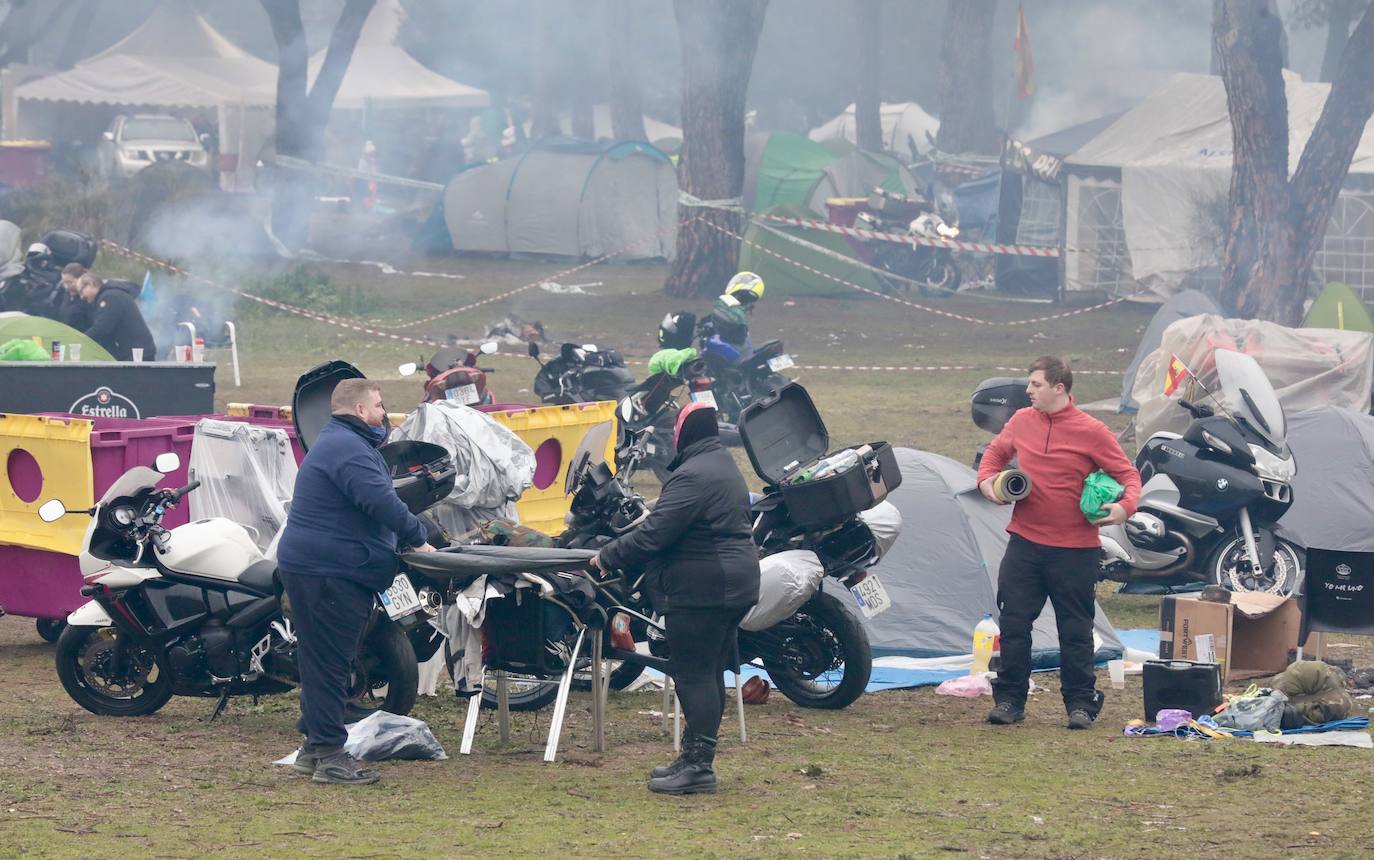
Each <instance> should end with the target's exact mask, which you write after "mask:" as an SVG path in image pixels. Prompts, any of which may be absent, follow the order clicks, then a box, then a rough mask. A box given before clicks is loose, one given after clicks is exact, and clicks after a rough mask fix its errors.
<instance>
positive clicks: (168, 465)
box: [153, 451, 181, 475]
mask: <svg viewBox="0 0 1374 860" xmlns="http://www.w3.org/2000/svg"><path fill="white" fill-rule="evenodd" d="M153 468H154V469H156V470H157V471H159V472H161V473H162V474H164V475H170V474H171V473H172V472H175V471H176V470H177V469H180V468H181V458H180V457H178V456H177V454H176V452H175V451H167V452H165V453H162V454H158V455H157V457H156V458H155V459H154V460H153Z"/></svg>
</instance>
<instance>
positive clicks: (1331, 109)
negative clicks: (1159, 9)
mask: <svg viewBox="0 0 1374 860" xmlns="http://www.w3.org/2000/svg"><path fill="white" fill-rule="evenodd" d="M1213 33H1214V36H1213V38H1214V39H1215V41H1216V47H1217V51H1218V54H1219V55H1220V57H1221V66H1222V78H1223V80H1224V82H1225V86H1226V100H1227V108H1228V111H1229V113H1230V116H1231V128H1232V141H1233V146H1232V149H1233V151H1234V153H1235V155H1234V159H1233V167H1232V172H1231V197H1230V199H1231V209H1232V216H1231V224H1230V229H1229V230H1228V232H1227V237H1226V247H1225V252H1224V257H1223V259H1222V272H1221V281H1222V282H1221V291H1220V299H1221V303H1222V306H1223V307H1224V308H1226V309H1227V310H1228V311H1229V312H1231V313H1233V314H1235V315H1236V316H1239V317H1243V318H1261V319H1268V320H1272V321H1274V322H1279V323H1283V324H1285V325H1296V324H1297V323H1298V322H1299V321H1300V320H1301V317H1302V304H1303V299H1304V298H1305V292H1306V289H1305V288H1306V285H1307V277H1308V274H1309V273H1310V271H1311V268H1312V261H1313V259H1314V258H1315V257H1316V253H1317V250H1318V249H1319V248H1320V247H1321V244H1322V241H1323V239H1324V237H1325V234H1326V230H1327V226H1328V223H1329V221H1330V218H1331V209H1332V207H1333V206H1334V205H1335V202H1336V197H1337V195H1338V194H1339V193H1340V189H1341V185H1342V184H1343V183H1344V181H1345V177H1346V174H1347V173H1348V172H1349V170H1350V160H1351V158H1352V157H1353V156H1354V153H1355V148H1356V146H1357V145H1358V144H1359V140H1360V136H1361V135H1362V134H1363V131H1364V127H1365V124H1366V123H1368V121H1369V118H1370V116H1371V115H1372V114H1374V12H1369V11H1367V12H1366V13H1365V14H1364V16H1363V17H1362V18H1361V20H1360V23H1359V26H1357V27H1356V29H1355V33H1354V34H1353V35H1352V36H1351V37H1350V42H1349V45H1348V46H1347V50H1346V51H1345V54H1344V57H1343V59H1342V61H1341V63H1340V66H1339V69H1338V71H1337V74H1336V81H1335V83H1333V84H1332V87H1331V93H1330V95H1328V96H1327V100H1326V104H1325V105H1324V106H1323V108H1322V113H1321V116H1320V117H1319V118H1318V120H1317V124H1316V126H1315V127H1314V128H1313V130H1312V135H1311V137H1310V138H1309V139H1308V142H1307V146H1306V148H1305V149H1304V150H1303V153H1302V158H1301V159H1300V161H1299V162H1298V168H1297V170H1296V171H1295V172H1294V174H1293V178H1292V180H1291V181H1290V180H1289V178H1288V161H1289V152H1288V103H1287V98H1286V97H1285V95H1284V83H1283V76H1282V71H1281V69H1282V64H1283V59H1282V49H1281V47H1280V34H1281V26H1280V25H1279V22H1278V20H1277V18H1275V17H1274V16H1273V15H1271V14H1269V13H1268V12H1267V11H1266V10H1265V8H1264V7H1263V6H1256V5H1254V4H1252V3H1250V2H1248V0H1222V2H1219V3H1218V4H1217V6H1216V8H1215V10H1214V18H1213Z"/></svg>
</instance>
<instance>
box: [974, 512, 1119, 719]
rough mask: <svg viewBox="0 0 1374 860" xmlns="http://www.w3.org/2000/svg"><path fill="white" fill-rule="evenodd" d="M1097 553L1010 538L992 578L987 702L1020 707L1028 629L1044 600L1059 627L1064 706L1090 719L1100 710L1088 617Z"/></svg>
mask: <svg viewBox="0 0 1374 860" xmlns="http://www.w3.org/2000/svg"><path fill="white" fill-rule="evenodd" d="M1098 553H1099V550H1098V549H1097V548H1095V547H1092V548H1088V549H1070V548H1064V547H1054V546H1045V545H1043V544H1038V543H1034V542H1033V541H1028V540H1026V539H1025V538H1023V537H1021V536H1020V535H1011V540H1010V541H1009V542H1008V543H1007V554H1006V555H1004V556H1003V557H1002V567H1001V570H1000V572H999V573H998V577H997V608H998V610H999V612H1000V613H1001V616H1000V620H999V626H1000V627H1001V629H1002V667H1001V668H1000V669H998V670H997V680H996V681H994V682H993V684H992V695H993V698H994V699H995V700H996V701H997V702H998V703H999V704H1000V703H1002V702H1010V703H1011V704H1013V705H1015V706H1017V707H1018V708H1021V707H1025V704H1026V693H1027V691H1028V690H1029V687H1030V672H1031V626H1032V625H1033V624H1034V623H1035V619H1036V618H1038V617H1040V611H1041V610H1042V609H1044V608H1045V598H1046V597H1048V598H1049V601H1050V604H1051V605H1052V606H1053V607H1054V617H1055V620H1056V621H1057V622H1058V624H1059V660H1060V665H1059V678H1060V680H1061V681H1062V682H1063V688H1064V707H1065V708H1066V709H1067V710H1069V711H1073V710H1075V709H1078V708H1083V709H1085V710H1087V711H1089V712H1090V713H1092V714H1093V715H1094V716H1096V715H1097V711H1098V709H1099V707H1100V706H1101V704H1100V701H1099V700H1098V698H1097V695H1098V694H1097V693H1096V691H1095V689H1094V687H1095V683H1094V682H1095V680H1096V676H1095V675H1094V672H1093V615H1094V612H1095V609H1096V605H1097V604H1096V595H1095V592H1094V590H1095V588H1096V585H1097V567H1098V564H1097V558H1098Z"/></svg>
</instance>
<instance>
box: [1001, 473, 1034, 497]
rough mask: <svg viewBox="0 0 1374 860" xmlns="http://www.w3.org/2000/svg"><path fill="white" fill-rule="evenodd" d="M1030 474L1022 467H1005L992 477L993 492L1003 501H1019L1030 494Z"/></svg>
mask: <svg viewBox="0 0 1374 860" xmlns="http://www.w3.org/2000/svg"><path fill="white" fill-rule="evenodd" d="M1030 491H1031V479H1030V475H1027V474H1026V473H1025V472H1023V471H1021V470H1020V469H1003V470H1002V471H1000V472H998V473H997V475H996V477H994V478H993V479H992V494H993V495H994V496H996V497H997V499H998V501H1002V502H1007V503H1010V502H1019V501H1021V500H1022V499H1024V498H1025V497H1026V496H1029V495H1030Z"/></svg>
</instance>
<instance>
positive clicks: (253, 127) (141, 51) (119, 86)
mask: <svg viewBox="0 0 1374 860" xmlns="http://www.w3.org/2000/svg"><path fill="white" fill-rule="evenodd" d="M276 80H277V67H276V66H275V65H274V64H272V63H269V62H266V61H265V60H261V59H259V58H257V57H255V56H253V55H252V54H250V53H248V52H247V51H244V50H243V49H241V48H238V47H237V46H235V45H234V44H233V43H231V42H230V41H229V40H228V39H226V38H224V36H222V35H220V34H219V32H217V31H216V30H215V29H214V28H213V27H211V26H210V25H209V24H208V23H207V22H206V21H205V19H204V18H202V17H201V16H200V15H199V14H197V13H196V11H195V9H194V8H192V6H191V4H190V2H189V0H164V2H163V3H162V4H160V5H159V6H158V7H157V8H156V9H154V10H153V13H152V14H151V15H150V16H149V17H148V19H147V20H146V21H144V22H143V24H141V25H140V26H139V27H138V29H136V30H134V32H132V33H130V34H129V35H128V36H126V37H124V38H123V39H121V40H120V41H119V42H116V43H115V44H114V45H112V46H111V47H109V48H107V49H106V50H104V51H102V52H101V53H99V54H96V55H95V56H94V57H91V58H89V59H86V60H83V61H82V62H80V63H78V64H77V65H76V66H75V67H73V68H72V69H70V70H68V71H65V72H60V73H58V74H55V75H49V76H47V77H42V78H38V79H36V80H32V81H29V82H28V83H25V84H21V85H20V86H19V87H17V88H15V90H14V93H13V97H14V98H16V99H17V101H18V104H17V105H16V109H15V113H14V114H13V115H15V116H17V119H18V125H19V134H21V135H29V136H43V137H47V136H52V135H51V132H50V131H49V127H51V126H55V125H56V124H57V122H58V121H59V116H58V113H59V111H66V110H67V108H64V107H63V105H64V103H65V104H77V105H103V106H120V107H128V108H142V109H148V108H152V109H162V110H178V109H181V110H184V109H191V110H215V111H216V112H217V119H218V126H219V140H220V151H221V153H223V154H226V155H229V156H231V158H232V157H233V156H236V155H237V156H239V157H238V158H237V170H238V171H240V172H241V175H239V176H237V177H235V178H236V179H237V180H239V181H240V182H250V183H251V176H252V171H253V166H254V165H253V164H252V162H253V159H252V158H249V157H245V153H256V152H257V151H258V150H259V149H260V148H261V146H262V144H263V142H264V141H265V140H266V139H267V138H268V137H269V136H270V126H271V108H272V106H273V105H275V103H276ZM6 97H7V98H8V97H10V96H8V95H6ZM7 115H9V114H7ZM102 117H103V118H102ZM95 119H96V120H97V121H99V122H101V123H102V125H103V123H104V122H106V121H108V116H107V115H105V114H101V115H99V116H96V117H95Z"/></svg>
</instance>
